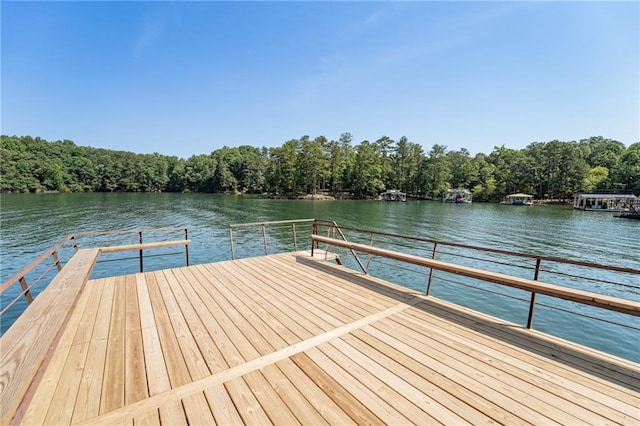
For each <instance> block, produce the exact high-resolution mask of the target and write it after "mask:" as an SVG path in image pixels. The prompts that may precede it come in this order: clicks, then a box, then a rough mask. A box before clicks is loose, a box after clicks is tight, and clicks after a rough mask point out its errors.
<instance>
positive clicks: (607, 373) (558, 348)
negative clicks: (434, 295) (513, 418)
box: [413, 302, 640, 394]
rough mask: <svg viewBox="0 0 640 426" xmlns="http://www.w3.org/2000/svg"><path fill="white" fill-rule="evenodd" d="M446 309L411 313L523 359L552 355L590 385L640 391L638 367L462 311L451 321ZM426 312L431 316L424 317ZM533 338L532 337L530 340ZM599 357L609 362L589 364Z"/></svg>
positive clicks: (541, 360)
mask: <svg viewBox="0 0 640 426" xmlns="http://www.w3.org/2000/svg"><path fill="white" fill-rule="evenodd" d="M447 306H449V305H447V304H446V303H444V302H440V303H439V304H438V305H433V306H432V308H433V309H431V307H430V309H428V310H426V309H425V310H417V311H415V312H413V315H414V316H416V317H417V318H418V319H422V320H427V321H431V320H434V321H438V320H439V319H440V318H443V319H447V318H450V319H454V320H455V323H457V324H460V325H461V326H463V332H464V333H465V334H466V335H469V336H477V335H478V333H474V331H480V332H481V333H482V335H486V336H489V337H490V338H491V339H492V341H495V342H506V343H510V344H513V345H516V346H517V347H519V348H523V349H525V352H524V353H523V354H522V355H523V356H527V357H529V355H532V354H537V353H539V354H547V353H553V357H554V359H556V360H557V361H558V362H559V365H561V366H566V369H568V370H570V371H572V372H573V373H575V374H578V375H582V376H584V377H587V378H589V379H590V380H592V379H594V380H593V381H592V383H593V384H596V383H604V384H605V386H606V387H607V388H608V387H610V386H615V388H616V389H617V390H618V391H620V392H622V393H629V392H630V391H629V388H630V387H633V388H634V391H633V393H634V394H635V393H637V390H638V388H640V385H639V384H640V366H639V365H638V364H635V363H632V362H629V361H627V360H622V359H619V358H616V357H613V356H607V355H605V354H603V353H601V352H598V351H594V350H592V349H589V348H585V347H579V346H577V345H572V346H571V347H570V349H569V348H568V347H567V345H566V341H562V340H561V339H558V338H554V337H553V336H549V335H545V334H543V333H539V332H536V331H525V330H523V329H519V328H516V329H513V328H505V327H502V326H498V325H497V324H496V322H495V320H493V319H491V318H490V319H489V320H488V321H484V322H478V321H477V320H476V319H475V318H476V317H478V316H479V317H482V318H486V316H482V315H481V314H477V313H472V312H469V311H466V310H465V311H463V312H465V313H466V315H456V316H455V318H452V316H451V313H450V312H449V309H448V308H447ZM429 311H430V312H431V314H427V312H429ZM439 324H441V325H442V326H443V327H444V328H445V329H447V327H448V326H447V324H448V322H439ZM534 335H535V338H533V337H534ZM603 357H606V358H609V359H610V360H611V362H607V363H605V364H602V363H601V362H597V363H596V364H593V363H592V362H591V360H593V359H596V360H601V359H602V358H603ZM546 360H547V358H536V357H535V356H531V357H530V361H531V362H534V361H537V365H541V366H542V367H544V365H545V362H546ZM616 384H617V385H616ZM602 391H603V392H605V393H607V392H609V390H608V389H606V390H605V389H602Z"/></svg>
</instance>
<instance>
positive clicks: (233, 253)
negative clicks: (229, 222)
mask: <svg viewBox="0 0 640 426" xmlns="http://www.w3.org/2000/svg"><path fill="white" fill-rule="evenodd" d="M229 243H231V260H235V259H236V249H235V247H234V246H233V227H232V226H230V227H229Z"/></svg>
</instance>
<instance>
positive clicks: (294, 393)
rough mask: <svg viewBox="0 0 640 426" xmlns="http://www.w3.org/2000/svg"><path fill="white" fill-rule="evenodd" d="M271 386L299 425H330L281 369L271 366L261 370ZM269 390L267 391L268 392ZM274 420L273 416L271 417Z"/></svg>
mask: <svg viewBox="0 0 640 426" xmlns="http://www.w3.org/2000/svg"><path fill="white" fill-rule="evenodd" d="M260 372H261V373H262V375H264V377H265V379H266V380H267V382H268V384H269V386H270V387H271V388H272V389H273V390H274V391H275V392H276V394H278V396H279V397H280V398H281V399H282V401H284V404H285V405H286V406H287V407H288V409H289V410H291V412H292V413H293V415H294V416H295V418H296V420H297V422H298V423H300V424H303V425H311V424H312V425H322V424H325V425H328V423H327V421H326V420H325V419H324V418H323V417H322V416H321V415H320V413H318V411H317V410H316V409H315V407H314V406H313V405H311V404H310V403H309V401H308V400H307V399H306V398H305V397H304V395H302V394H301V393H300V391H298V389H297V388H296V387H295V386H294V385H293V383H291V381H290V380H289V379H288V378H287V376H285V375H284V373H283V372H282V371H281V370H280V368H278V367H276V366H275V365H269V366H266V367H263V368H261V369H260ZM268 391H269V390H268V389H267V392H268ZM270 417H271V418H273V417H272V416H270Z"/></svg>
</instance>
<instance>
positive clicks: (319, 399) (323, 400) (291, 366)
mask: <svg viewBox="0 0 640 426" xmlns="http://www.w3.org/2000/svg"><path fill="white" fill-rule="evenodd" d="M276 365H277V366H278V368H279V369H280V371H282V373H283V374H284V375H285V377H287V379H288V380H289V382H290V383H291V384H292V385H293V386H295V387H296V389H297V390H298V391H299V392H300V394H301V395H303V396H304V398H305V399H306V400H307V401H308V402H309V404H310V405H311V406H312V407H313V408H314V409H315V411H317V412H318V414H320V415H321V416H322V418H323V419H324V420H325V422H327V423H329V424H332V425H349V424H355V422H354V421H353V419H352V418H351V417H349V416H348V415H347V413H345V412H344V411H343V410H342V409H341V408H340V407H339V406H338V405H337V404H336V402H335V401H334V400H333V399H332V398H330V397H329V395H327V393H325V392H324V391H323V389H322V387H320V386H319V385H318V384H317V383H316V382H314V381H312V380H311V379H310V378H309V377H308V376H307V375H306V374H305V373H304V371H303V370H302V369H301V368H300V367H299V366H298V365H296V363H294V362H293V361H292V359H291V358H287V359H284V360H282V361H280V362H278V363H276ZM307 415H308V413H307ZM321 423H322V422H320V421H318V422H317V423H316V422H311V423H308V424H321Z"/></svg>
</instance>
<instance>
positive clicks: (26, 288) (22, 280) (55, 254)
mask: <svg viewBox="0 0 640 426" xmlns="http://www.w3.org/2000/svg"><path fill="white" fill-rule="evenodd" d="M169 231H173V232H175V231H181V232H184V237H185V244H184V245H185V256H186V264H187V265H189V239H188V230H187V228H185V227H166V228H143V229H130V230H115V231H94V232H78V233H74V234H70V235H68V236H66V237H65V238H63V239H62V240H61V241H59V242H58V243H56V244H54V245H53V246H52V247H50V248H48V249H47V250H45V251H44V252H43V253H42V254H41V255H40V256H38V257H37V258H36V259H35V260H33V261H32V262H31V263H29V264H28V265H27V266H25V267H24V268H22V269H21V270H19V271H18V272H16V273H15V274H13V275H12V276H11V277H10V278H8V279H6V280H5V281H4V282H2V284H0V294H3V293H4V292H5V291H7V290H9V289H10V288H13V287H14V286H16V285H18V284H19V285H20V286H21V287H22V291H18V293H17V295H16V296H15V298H13V299H12V300H11V301H9V302H8V303H7V304H5V306H4V307H3V308H2V310H1V311H0V316H2V315H3V314H4V313H5V312H6V311H7V310H8V309H9V308H11V307H12V306H13V305H15V303H17V302H18V301H19V300H20V299H21V298H22V297H24V298H25V299H26V301H27V305H29V304H31V303H32V302H33V300H34V295H33V294H32V292H31V290H32V289H33V288H34V287H35V286H36V285H38V284H39V283H40V282H41V281H42V280H43V279H44V278H45V277H46V276H47V275H48V274H49V272H50V271H51V270H52V269H53V266H55V267H56V270H57V272H56V273H58V272H60V271H61V270H62V264H63V263H64V261H63V260H62V259H60V257H59V253H60V251H61V249H63V248H65V246H67V245H68V244H69V243H71V247H70V248H73V250H74V253H75V252H77V251H78V239H80V238H88V237H101V236H110V235H125V234H135V235H136V236H137V237H138V238H137V241H136V242H137V243H138V244H142V235H143V234H144V233H147V234H149V233H158V232H162V233H166V232H169ZM109 245H110V244H109ZM100 246H101V245H96V244H91V243H90V242H89V241H87V248H96V247H100ZM103 246H104V244H103ZM49 257H52V258H53V262H52V264H51V265H49V266H47V268H46V269H45V271H44V272H43V273H41V274H40V275H39V276H38V277H37V278H36V279H34V280H32V281H31V282H30V283H29V282H28V281H27V276H28V275H29V274H30V273H32V272H33V271H34V270H35V269H36V268H38V267H39V266H41V265H43V264H44V263H45V262H46V261H47V259H48V258H49ZM138 258H139V259H140V272H143V270H144V266H143V258H144V255H143V249H142V248H140V249H139V254H138ZM51 279H53V278H51Z"/></svg>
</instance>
